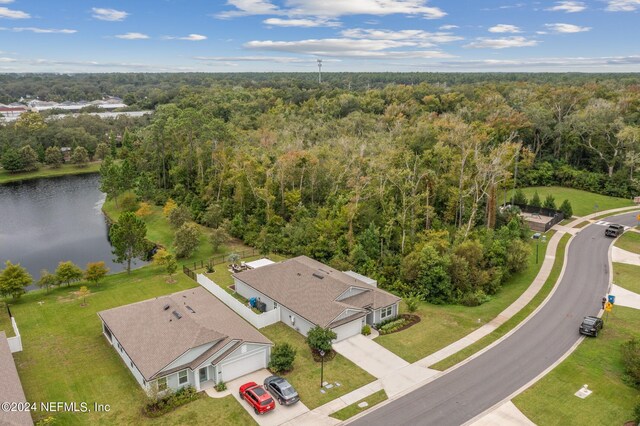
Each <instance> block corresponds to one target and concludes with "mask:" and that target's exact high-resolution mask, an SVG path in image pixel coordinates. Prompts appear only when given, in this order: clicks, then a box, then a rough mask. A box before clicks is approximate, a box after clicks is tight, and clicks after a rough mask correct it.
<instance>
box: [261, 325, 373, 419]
mask: <svg viewBox="0 0 640 426" xmlns="http://www.w3.org/2000/svg"><path fill="white" fill-rule="evenodd" d="M260 332H261V333H262V334H264V335H265V336H267V337H268V338H269V339H270V340H271V341H272V342H273V343H275V344H276V345H277V344H278V343H284V342H287V343H289V344H290V345H292V346H293V347H294V349H296V351H297V354H296V360H295V361H294V364H293V371H291V372H289V373H287V374H284V375H283V376H284V377H285V378H286V379H287V380H288V381H289V382H290V383H291V384H292V385H293V387H294V388H295V389H296V390H297V391H298V394H299V395H300V400H301V401H302V402H303V403H304V405H306V406H307V407H308V408H309V409H311V410H313V409H314V408H316V407H319V406H321V405H323V404H326V403H327V402H329V401H331V400H333V399H336V398H338V397H340V396H342V395H345V394H347V393H349V392H351V391H353V390H356V389H358V388H359V387H362V386H364V385H366V384H367V383H371V382H373V381H374V380H375V377H373V376H372V375H371V374H369V373H367V372H366V371H364V370H362V369H361V368H359V367H358V366H356V365H355V364H354V363H352V362H351V361H349V360H348V359H346V358H345V357H343V356H342V355H340V354H336V356H335V357H334V358H333V359H332V360H330V361H325V363H324V381H325V382H328V383H336V382H337V383H340V386H334V387H333V388H331V389H326V390H325V393H321V392H320V367H321V366H320V363H319V362H316V361H314V359H313V356H312V355H311V350H310V349H309V346H308V345H307V344H306V343H305V341H304V336H302V335H301V334H300V333H298V332H297V331H295V330H294V329H292V328H291V327H288V326H286V325H284V324H283V323H281V322H278V323H276V324H273V325H270V326H269V327H265V328H263V329H261V330H260Z"/></svg>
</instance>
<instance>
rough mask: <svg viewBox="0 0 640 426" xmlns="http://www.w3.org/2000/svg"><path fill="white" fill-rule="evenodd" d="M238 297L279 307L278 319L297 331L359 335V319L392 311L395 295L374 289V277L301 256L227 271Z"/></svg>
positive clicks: (362, 322) (339, 336)
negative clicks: (319, 329)
mask: <svg viewBox="0 0 640 426" xmlns="http://www.w3.org/2000/svg"><path fill="white" fill-rule="evenodd" d="M233 278H234V281H235V290H236V292H237V293H238V294H240V295H241V296H243V297H245V298H247V299H251V298H253V297H255V298H256V299H259V300H260V301H261V302H263V303H265V304H266V306H267V310H271V309H275V308H276V307H278V306H279V307H280V320H281V321H282V322H283V323H285V324H287V325H288V326H289V327H292V328H294V329H295V330H297V331H298V332H300V333H301V334H303V335H305V336H306V335H307V333H308V331H309V330H310V329H311V328H313V327H314V326H316V325H319V326H321V327H323V328H330V329H332V330H333V331H334V332H335V333H336V334H337V339H336V340H343V339H346V338H347V337H351V336H354V335H356V334H359V333H360V332H361V330H362V327H363V326H364V325H365V324H370V325H373V324H377V323H379V322H381V321H384V320H387V319H391V318H394V317H396V316H397V315H398V307H399V303H400V298H399V297H397V296H394V295H393V294H390V293H387V292H386V291H384V290H381V289H379V288H377V286H376V282H375V280H372V279H370V278H367V277H365V276H363V275H360V274H356V273H355V272H351V271H349V272H341V271H338V270H335V269H333V268H331V267H329V266H327V265H325V264H323V263H320V262H318V261H316V260H313V259H311V258H309V257H306V256H299V257H295V258H293V259H289V260H285V261H283V262H279V263H274V264H270V265H265V266H262V267H259V268H256V269H250V270H247V271H243V272H239V273H236V274H234V275H233Z"/></svg>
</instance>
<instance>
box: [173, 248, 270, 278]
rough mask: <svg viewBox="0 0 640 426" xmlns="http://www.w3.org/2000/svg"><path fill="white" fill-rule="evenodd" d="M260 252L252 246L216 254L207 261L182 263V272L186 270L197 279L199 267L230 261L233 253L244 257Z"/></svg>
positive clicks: (188, 274) (187, 273)
mask: <svg viewBox="0 0 640 426" xmlns="http://www.w3.org/2000/svg"><path fill="white" fill-rule="evenodd" d="M259 254H260V252H259V251H258V250H256V249H254V248H252V249H251V250H242V251H241V252H237V253H229V254H221V255H220V256H214V257H212V258H210V259H209V260H207V261H205V260H200V261H195V262H193V264H192V263H189V264H188V265H186V264H185V265H182V272H184V273H185V274H186V275H187V276H188V277H189V278H191V279H192V280H194V281H197V277H196V271H197V270H198V269H204V268H206V267H208V266H210V267H211V268H213V267H214V266H215V265H220V264H223V263H227V262H230V260H229V259H230V257H231V256H233V255H238V256H240V259H244V258H246V257H252V256H257V255H259Z"/></svg>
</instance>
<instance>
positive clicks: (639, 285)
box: [613, 263, 640, 294]
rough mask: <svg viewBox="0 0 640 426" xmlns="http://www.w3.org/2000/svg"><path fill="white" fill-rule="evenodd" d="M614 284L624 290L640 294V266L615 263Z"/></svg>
mask: <svg viewBox="0 0 640 426" xmlns="http://www.w3.org/2000/svg"><path fill="white" fill-rule="evenodd" d="M613 282H614V283H616V284H617V285H619V286H620V287H622V288H626V289H627V290H630V291H633V292H634V293H639V294H640V266H636V265H627V264H625V263H614V264H613Z"/></svg>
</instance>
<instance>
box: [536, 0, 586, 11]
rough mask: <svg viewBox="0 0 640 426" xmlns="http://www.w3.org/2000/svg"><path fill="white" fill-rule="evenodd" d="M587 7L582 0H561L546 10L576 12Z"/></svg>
mask: <svg viewBox="0 0 640 426" xmlns="http://www.w3.org/2000/svg"><path fill="white" fill-rule="evenodd" d="M586 8H587V6H586V5H585V4H584V3H583V2H581V1H559V2H557V3H556V5H555V6H553V7H550V8H548V9H546V10H550V11H552V12H566V13H576V12H582V11H583V10H585V9H586Z"/></svg>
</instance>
